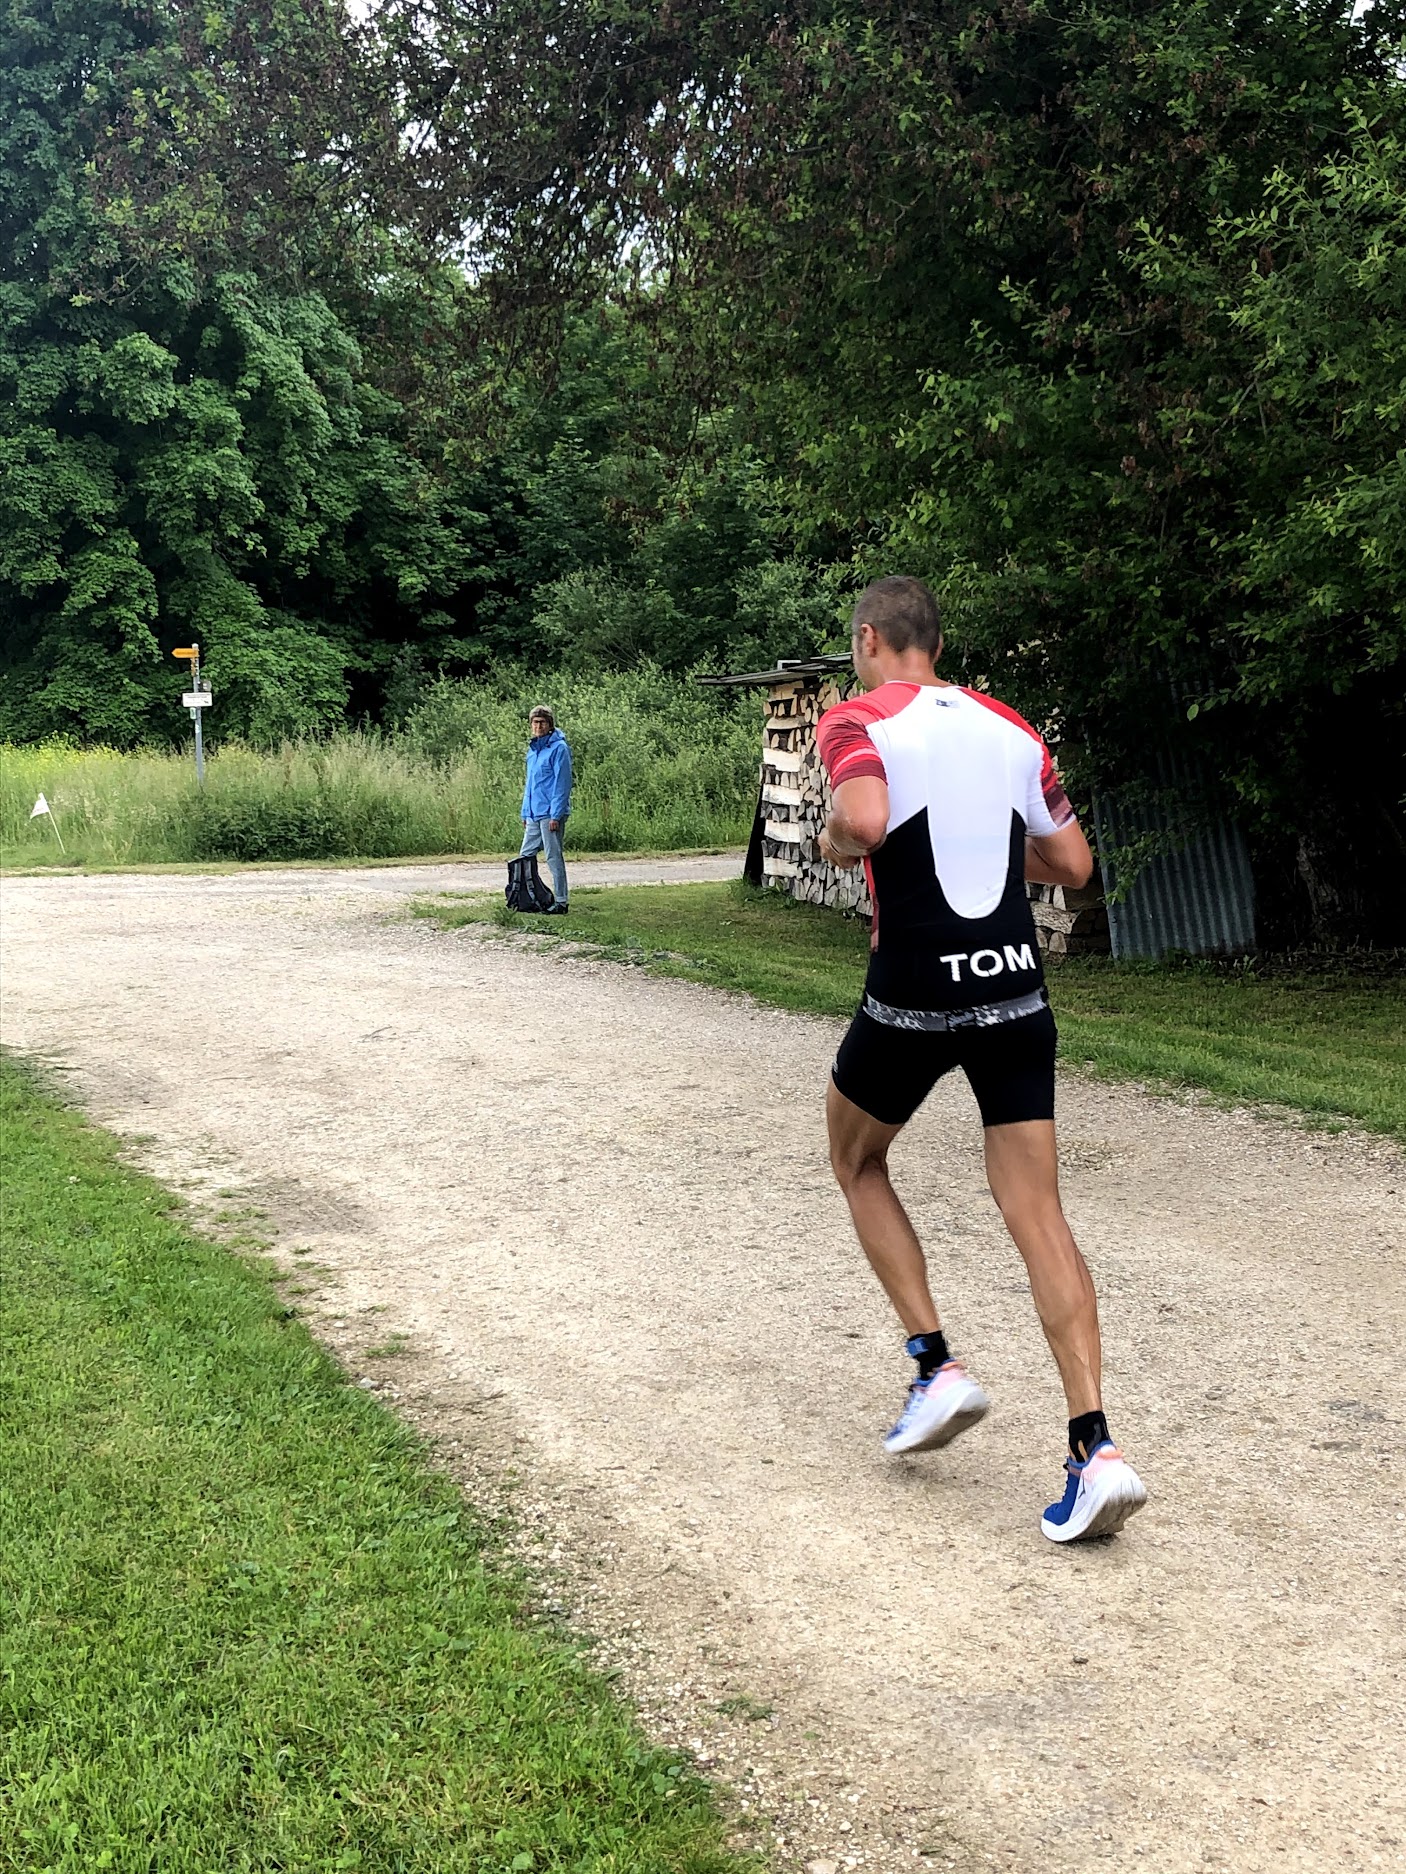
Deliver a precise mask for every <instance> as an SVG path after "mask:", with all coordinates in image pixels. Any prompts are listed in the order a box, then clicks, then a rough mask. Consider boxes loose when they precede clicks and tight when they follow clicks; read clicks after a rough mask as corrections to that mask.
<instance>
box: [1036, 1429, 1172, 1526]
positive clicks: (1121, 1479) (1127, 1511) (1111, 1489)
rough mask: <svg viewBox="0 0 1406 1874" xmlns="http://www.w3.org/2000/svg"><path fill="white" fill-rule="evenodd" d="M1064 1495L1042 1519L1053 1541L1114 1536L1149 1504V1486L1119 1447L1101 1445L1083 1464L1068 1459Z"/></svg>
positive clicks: (1111, 1444) (1065, 1463) (1042, 1524)
mask: <svg viewBox="0 0 1406 1874" xmlns="http://www.w3.org/2000/svg"><path fill="white" fill-rule="evenodd" d="M1064 1468H1065V1470H1066V1471H1067V1472H1068V1473H1069V1475H1068V1478H1067V1481H1066V1482H1065V1486H1064V1495H1063V1496H1062V1497H1061V1498H1060V1500H1059V1502H1058V1503H1052V1504H1051V1505H1050V1507H1049V1508H1048V1509H1047V1510H1046V1511H1045V1514H1044V1515H1043V1516H1042V1517H1041V1519H1040V1528H1041V1530H1042V1531H1043V1533H1044V1534H1045V1535H1047V1536H1048V1537H1049V1539H1050V1541H1051V1542H1084V1541H1087V1540H1088V1539H1089V1538H1090V1537H1092V1536H1112V1535H1116V1534H1117V1533H1118V1531H1119V1530H1120V1529H1121V1528H1122V1527H1123V1525H1124V1523H1125V1522H1127V1520H1128V1518H1129V1517H1130V1516H1131V1515H1133V1513H1134V1512H1135V1511H1137V1510H1140V1509H1141V1508H1142V1506H1143V1504H1144V1503H1146V1501H1147V1486H1146V1484H1145V1483H1144V1482H1143V1481H1142V1479H1141V1478H1140V1477H1139V1476H1138V1474H1137V1472H1136V1471H1135V1470H1134V1469H1133V1467H1132V1465H1131V1464H1129V1462H1128V1460H1127V1459H1126V1458H1125V1457H1124V1456H1123V1453H1122V1452H1121V1451H1120V1450H1119V1449H1118V1447H1117V1445H1115V1444H1113V1443H1112V1442H1108V1443H1105V1444H1101V1445H1100V1446H1099V1447H1098V1449H1097V1450H1096V1451H1094V1452H1093V1453H1092V1455H1091V1456H1090V1457H1089V1458H1088V1459H1087V1460H1086V1462H1084V1463H1083V1464H1079V1463H1077V1462H1076V1461H1075V1460H1074V1459H1073V1458H1066V1459H1065V1460H1064Z"/></svg>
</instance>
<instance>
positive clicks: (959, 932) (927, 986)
mask: <svg viewBox="0 0 1406 1874" xmlns="http://www.w3.org/2000/svg"><path fill="white" fill-rule="evenodd" d="M818 734H819V743H820V758H821V760H822V762H823V763H824V764H825V771H826V773H827V774H828V775H829V777H830V784H831V786H832V787H838V786H839V785H840V783H841V782H842V781H849V780H853V779H855V778H856V777H857V776H859V775H865V774H869V775H877V776H878V777H879V778H880V779H881V780H883V781H886V782H887V783H888V790H889V821H888V836H887V838H886V839H885V841H884V843H883V845H882V846H880V848H879V849H878V851H877V852H875V853H872V854H871V855H870V857H869V858H868V859H866V860H865V862H864V863H865V869H866V871H867V873H868V876H869V889H870V892H871V894H872V896H873V900H874V934H873V954H872V957H871V959H870V965H869V978H868V982H867V985H866V988H867V991H868V995H869V998H870V1000H871V1002H876V1003H879V1004H880V1005H883V1006H885V1007H890V1008H894V1009H900V1010H901V1009H913V1010H946V1009H960V1008H973V1007H977V1006H980V1005H984V1004H988V1003H993V1002H1004V1001H1007V1000H1009V999H1010V998H1012V997H1017V996H1024V995H1027V994H1029V993H1030V992H1032V991H1034V990H1038V989H1039V987H1040V985H1041V984H1042V983H1043V981H1044V973H1043V971H1042V969H1041V967H1040V952H1039V946H1038V945H1037V944H1036V942H1035V926H1034V922H1033V920H1032V918H1031V915H1030V905H1029V901H1028V899H1027V897H1026V893H1025V836H1026V834H1027V833H1033V834H1042V833H1054V832H1057V831H1058V830H1059V828H1060V827H1063V826H1067V825H1068V824H1069V822H1070V821H1071V820H1072V819H1073V818H1074V809H1073V808H1072V807H1071V806H1070V804H1069V797H1068V796H1067V795H1066V793H1065V791H1064V788H1063V786H1062V785H1061V783H1060V779H1059V776H1058V774H1056V772H1055V767H1054V763H1053V762H1052V761H1051V759H1050V754H1049V750H1048V749H1047V748H1046V747H1045V745H1044V743H1043V742H1042V741H1041V739H1040V737H1039V736H1038V735H1037V734H1036V733H1035V731H1034V730H1033V729H1032V728H1031V727H1030V724H1029V723H1028V722H1026V721H1025V720H1024V718H1023V717H1021V716H1018V715H1017V714H1016V712H1015V711H1014V710H1013V709H1009V708H1007V706H1006V705H1005V704H1004V703H998V702H997V701H996V699H995V698H994V697H991V696H983V695H981V694H980V693H979V692H978V691H975V690H964V689H959V688H958V687H957V686H956V685H955V684H941V685H932V684H917V683H885V684H882V685H881V686H880V687H879V688H878V689H877V690H871V691H870V692H869V693H868V694H867V695H865V696H855V697H851V698H850V699H849V701H848V702H844V703H840V704H837V705H836V707H835V708H834V709H827V710H826V712H825V714H824V715H823V716H822V717H821V718H820V726H819V731H818Z"/></svg>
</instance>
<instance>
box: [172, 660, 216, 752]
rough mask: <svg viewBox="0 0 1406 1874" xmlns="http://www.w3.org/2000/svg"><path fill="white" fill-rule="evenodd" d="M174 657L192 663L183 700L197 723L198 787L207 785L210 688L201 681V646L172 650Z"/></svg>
mask: <svg viewBox="0 0 1406 1874" xmlns="http://www.w3.org/2000/svg"><path fill="white" fill-rule="evenodd" d="M171 655H172V657H178V658H180V659H181V660H182V661H183V662H184V663H187V664H189V665H190V688H189V690H187V691H186V693H185V695H184V696H182V698H181V701H182V702H183V703H184V704H185V705H186V707H187V709H189V711H190V713H191V719H192V720H193V722H194V723H195V780H196V785H197V786H198V787H204V785H205V721H204V715H205V710H206V709H207V708H208V706H209V702H210V690H209V686H208V685H207V684H202V683H201V681H200V646H199V645H198V644H188V645H186V646H185V647H184V648H183V649H181V650H179V651H172V653H171Z"/></svg>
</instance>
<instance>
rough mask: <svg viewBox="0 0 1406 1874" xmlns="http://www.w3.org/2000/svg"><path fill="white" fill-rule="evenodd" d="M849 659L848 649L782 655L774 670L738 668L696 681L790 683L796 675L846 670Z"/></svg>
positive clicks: (699, 678)
mask: <svg viewBox="0 0 1406 1874" xmlns="http://www.w3.org/2000/svg"><path fill="white" fill-rule="evenodd" d="M849 667H850V659H849V653H848V651H846V652H843V653H842V654H840V655H838V656H826V657H782V658H779V659H778V660H777V664H776V668H775V670H740V671H737V672H735V673H734V674H732V675H731V676H725V677H698V678H696V679H695V681H696V682H698V683H711V684H715V685H723V684H739V685H740V684H754V685H756V686H757V687H759V688H760V687H761V686H762V685H763V684H766V685H771V684H774V683H792V682H794V681H795V679H796V678H797V677H826V676H829V675H830V673H831V672H832V671H835V670H848V669H849Z"/></svg>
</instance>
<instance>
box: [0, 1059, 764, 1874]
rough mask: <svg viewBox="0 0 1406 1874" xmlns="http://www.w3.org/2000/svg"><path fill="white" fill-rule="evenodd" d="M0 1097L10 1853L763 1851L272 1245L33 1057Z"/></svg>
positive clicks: (4, 1823) (509, 1860) (3, 1768)
mask: <svg viewBox="0 0 1406 1874" xmlns="http://www.w3.org/2000/svg"><path fill="white" fill-rule="evenodd" d="M0 1120H3V1126H4V1145H5V1174H6V1206H5V1218H4V1221H5V1248H4V1280H3V1284H0V1308H3V1316H0V1318H2V1319H3V1323H4V1329H5V1336H6V1341H7V1343H8V1345H7V1350H6V1353H5V1356H4V1361H3V1366H0V1411H3V1427H0V1591H2V1592H3V1598H4V1605H3V1609H0V1869H5V1870H11V1869H24V1870H27V1871H30V1874H38V1871H39V1870H53V1871H54V1874H80V1870H81V1874H91V1871H92V1870H95V1869H112V1870H117V1871H118V1874H123V1871H125V1870H131V1871H132V1874H136V1871H137V1870H141V1871H142V1874H151V1871H152V1870H159V1871H160V1874H212V1871H214V1870H221V1871H228V1874H243V1871H245V1870H250V1871H252V1870H263V1869H267V1870H279V1871H280V1874H294V1871H301V1870H309V1871H311V1870H317V1871H318V1874H321V1871H322V1870H332V1869H343V1868H358V1869H363V1870H368V1871H370V1870H375V1871H377V1874H457V1871H458V1870H463V1871H464V1874H469V1871H472V1874H497V1871H498V1870H502V1871H503V1874H509V1871H510V1870H527V1869H537V1870H545V1869H560V1870H565V1869H570V1870H572V1871H573V1874H576V1871H577V1870H607V1869H609V1870H635V1871H636V1874H662V1871H663V1870H679V1874H725V1871H726V1870H731V1871H732V1874H738V1871H739V1870H740V1869H741V1868H742V1867H743V1865H744V1863H743V1862H742V1861H740V1860H739V1859H738V1858H736V1857H734V1856H731V1855H729V1854H728V1853H727V1851H726V1850H725V1848H724V1847H723V1834H724V1831H723V1826H722V1824H721V1822H720V1821H719V1819H718V1817H717V1815H716V1813H715V1811H714V1809H713V1806H712V1803H711V1800H710V1798H709V1794H708V1792H707V1790H706V1788H705V1787H704V1786H703V1785H702V1784H701V1783H699V1782H698V1781H697V1780H696V1779H694V1778H692V1777H691V1776H690V1775H689V1774H688V1772H687V1771H686V1770H684V1769H683V1768H682V1767H681V1766H680V1765H679V1764H678V1762H676V1761H674V1760H671V1759H669V1758H666V1757H665V1756H663V1755H661V1754H659V1753H657V1752H653V1751H651V1750H650V1749H649V1748H648V1747H647V1746H646V1744H645V1742H644V1740H643V1739H642V1737H641V1735H640V1734H639V1732H638V1731H637V1730H636V1729H635V1728H634V1726H633V1724H632V1721H631V1719H630V1717H629V1716H628V1714H627V1713H626V1712H625V1711H624V1709H623V1708H622V1707H621V1706H620V1705H619V1704H618V1703H617V1702H616V1701H615V1700H614V1699H613V1697H612V1695H611V1694H610V1692H609V1690H608V1688H607V1687H606V1686H605V1685H604V1684H603V1682H602V1681H601V1680H600V1679H599V1678H598V1677H595V1676H593V1675H592V1673H591V1672H590V1671H589V1670H587V1668H586V1667H585V1666H584V1665H583V1664H582V1661H581V1658H580V1654H579V1649H578V1647H577V1646H576V1645H575V1644H573V1642H572V1641H571V1640H570V1638H569V1637H568V1636H565V1635H563V1634H560V1633H555V1632H551V1631H548V1630H547V1629H545V1628H544V1627H541V1626H537V1625H535V1624H531V1623H529V1622H528V1621H527V1620H526V1619H525V1618H524V1615H523V1612H522V1608H521V1604H520V1601H519V1598H518V1595H517V1592H516V1590H515V1587H514V1585H513V1581H512V1578H511V1576H510V1575H508V1574H506V1573H505V1572H503V1571H502V1569H501V1568H500V1567H499V1566H497V1565H496V1564H495V1562H494V1559H493V1554H492V1549H491V1545H489V1544H488V1543H487V1539H486V1537H485V1534H484V1532H483V1531H482V1530H481V1529H479V1528H478V1527H476V1526H475V1524H474V1522H473V1521H472V1519H471V1516H470V1514H469V1513H468V1512H466V1510H465V1509H464V1507H463V1504H462V1502H461V1500H460V1498H459V1496H458V1494H457V1492H456V1491H455V1490H454V1489H453V1488H452V1487H451V1486H450V1485H449V1484H448V1483H447V1482H445V1481H443V1480H440V1479H437V1478H435V1477H434V1476H433V1475H431V1473H430V1472H429V1471H428V1469H427V1468H426V1465H425V1462H424V1458H423V1454H422V1452H421V1451H420V1449H419V1448H418V1447H417V1445H416V1443H415V1442H414V1440H413V1439H412V1437H411V1436H410V1434H409V1433H408V1432H407V1431H406V1430H404V1429H403V1428H402V1427H401V1426H400V1425H399V1424H398V1423H397V1422H396V1421H395V1420H394V1419H393V1418H392V1417H391V1416H390V1415H389V1414H388V1413H386V1412H385V1411H384V1410H382V1409H381V1408H380V1407H379V1406H378V1405H376V1404H375V1403H374V1402H373V1401H372V1400H370V1399H368V1398H367V1396H366V1395H365V1394H364V1393H362V1392H360V1391H358V1390H356V1389H355V1388H353V1387H350V1386H348V1385H347V1384H346V1382H345V1380H344V1379H343V1377H342V1375H341V1374H340V1373H339V1371H338V1370H337V1369H336V1368H335V1367H334V1365H333V1364H332V1362H331V1360H330V1359H329V1358H328V1357H327V1356H326V1355H325V1354H324V1353H323V1352H322V1351H321V1350H320V1349H319V1348H318V1347H317V1345H316V1344H315V1343H314V1342H313V1340H312V1339H311V1338H310V1337H309V1335H308V1334H307V1332H306V1331H305V1330H304V1329H303V1327H302V1326H301V1325H300V1324H299V1323H298V1322H297V1321H296V1320H294V1319H292V1318H290V1315H289V1313H288V1311H287V1310H285V1309H284V1308H282V1307H281V1306H280V1304H279V1300H278V1297H277V1294H276V1292H275V1291H274V1288H273V1286H272V1284H271V1283H270V1281H269V1280H268V1279H267V1278H266V1277H265V1275H264V1274H263V1273H261V1272H260V1270H258V1269H257V1268H255V1267H253V1266H251V1265H249V1264H247V1263H244V1262H241V1261H240V1260H239V1259H238V1258H237V1257H236V1256H235V1255H234V1254H233V1253H231V1252H230V1251H229V1250H227V1249H224V1248H221V1247H219V1246H217V1245H214V1244H211V1243H209V1242H206V1241H202V1240H201V1239H200V1238H199V1237H197V1236H194V1235H192V1233H191V1232H190V1231H189V1230H188V1229H187V1228H186V1227H185V1226H184V1225H183V1224H182V1222H181V1220H180V1216H179V1213H178V1211H176V1210H175V1209H174V1208H173V1206H174V1200H173V1199H172V1198H171V1197H170V1196H169V1195H168V1194H167V1193H165V1192H164V1191H162V1190H161V1189H160V1187H159V1186H157V1185H155V1184H153V1183H152V1182H150V1181H149V1180H147V1179H145V1178H141V1177H138V1176H135V1175H133V1174H132V1173H130V1172H128V1171H127V1170H125V1169H124V1168H122V1166H121V1165H119V1163H118V1162H117V1160H116V1157H115V1152H114V1147H113V1144H112V1142H111V1141H110V1140H109V1139H108V1138H107V1137H106V1136H105V1135H104V1134H102V1133H101V1132H98V1131H95V1130H92V1129H90V1128H88V1127H86V1126H84V1125H83V1124H82V1122H81V1121H80V1120H79V1119H78V1118H77V1117H76V1116H75V1115H74V1114H72V1113H70V1112H69V1111H67V1110H66V1109H64V1108H63V1107H61V1106H58V1105H56V1104H54V1103H53V1102H51V1101H49V1100H47V1099H45V1098H43V1097H40V1096H39V1095H38V1094H36V1092H35V1091H34V1089H33V1087H32V1085H31V1084H30V1082H29V1081H28V1079H27V1078H26V1077H25V1075H24V1074H23V1073H22V1072H20V1071H19V1070H18V1069H17V1068H16V1067H15V1066H14V1065H13V1064H11V1063H8V1062H0ZM747 1865H750V1864H747Z"/></svg>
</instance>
